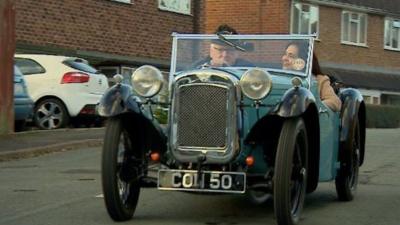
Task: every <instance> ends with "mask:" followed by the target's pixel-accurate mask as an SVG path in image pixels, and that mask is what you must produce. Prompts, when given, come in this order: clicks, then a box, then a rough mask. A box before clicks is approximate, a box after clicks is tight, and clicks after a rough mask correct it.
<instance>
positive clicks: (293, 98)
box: [274, 87, 315, 118]
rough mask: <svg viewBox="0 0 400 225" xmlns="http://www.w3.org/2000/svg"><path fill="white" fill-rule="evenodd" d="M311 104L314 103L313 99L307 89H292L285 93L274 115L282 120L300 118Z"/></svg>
mask: <svg viewBox="0 0 400 225" xmlns="http://www.w3.org/2000/svg"><path fill="white" fill-rule="evenodd" d="M311 103H315V98H314V96H313V94H312V93H311V92H310V91H309V90H308V89H306V88H304V87H294V88H291V89H289V90H287V91H286V92H285V94H284V95H283V97H282V99H281V103H280V105H279V106H278V108H277V110H276V111H275V113H274V114H277V115H279V116H281V117H284V118H287V117H296V116H300V115H301V114H303V113H304V112H306V110H307V109H308V106H309V105H310V104H311Z"/></svg>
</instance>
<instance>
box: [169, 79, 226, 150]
mask: <svg viewBox="0 0 400 225" xmlns="http://www.w3.org/2000/svg"><path fill="white" fill-rule="evenodd" d="M178 91H179V93H178V96H179V97H178V99H179V100H178V101H179V102H178V106H177V108H176V110H177V117H176V118H177V120H178V121H177V132H178V135H177V136H178V137H177V142H178V143H177V144H178V146H191V147H224V146H226V143H225V141H226V135H227V134H226V127H227V124H226V123H227V122H226V121H227V118H228V115H227V114H228V112H227V109H228V106H227V104H228V90H227V89H226V88H223V87H219V86H211V85H188V86H182V87H180V88H179V90H178Z"/></svg>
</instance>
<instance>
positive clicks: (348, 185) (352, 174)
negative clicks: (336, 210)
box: [335, 119, 360, 201]
mask: <svg viewBox="0 0 400 225" xmlns="http://www.w3.org/2000/svg"><path fill="white" fill-rule="evenodd" d="M344 151H348V152H345V155H344V161H343V162H341V164H340V169H339V173H338V175H337V176H336V180H335V183H336V193H337V195H338V198H339V200H340V201H351V200H353V198H354V195H355V193H356V190H357V184H358V171H359V166H360V125H359V122H358V119H356V120H355V124H354V130H353V132H352V140H351V145H350V149H344Z"/></svg>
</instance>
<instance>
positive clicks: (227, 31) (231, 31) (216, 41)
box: [211, 24, 238, 45]
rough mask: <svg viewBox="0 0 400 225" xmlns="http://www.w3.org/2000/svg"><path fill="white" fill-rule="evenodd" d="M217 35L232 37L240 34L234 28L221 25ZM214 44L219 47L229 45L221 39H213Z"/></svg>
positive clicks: (216, 32) (216, 31)
mask: <svg viewBox="0 0 400 225" xmlns="http://www.w3.org/2000/svg"><path fill="white" fill-rule="evenodd" d="M215 34H217V35H231V34H238V32H237V31H236V30H235V29H233V28H232V27H230V26H228V25H227V24H222V25H219V26H218V28H217V30H215ZM211 42H212V43H214V44H218V45H227V44H226V43H224V42H223V41H221V40H220V39H213V40H211Z"/></svg>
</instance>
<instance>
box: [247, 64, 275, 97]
mask: <svg viewBox="0 0 400 225" xmlns="http://www.w3.org/2000/svg"><path fill="white" fill-rule="evenodd" d="M240 87H241V89H242V91H243V93H244V94H245V95H246V96H247V97H249V98H251V99H253V100H260V99H262V98H264V97H265V96H267V94H268V93H269V92H270V90H271V87H272V80H271V76H270V75H269V73H268V72H267V71H264V70H261V69H257V68H256V69H250V70H248V71H246V72H245V73H244V74H243V76H242V78H241V79H240Z"/></svg>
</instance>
